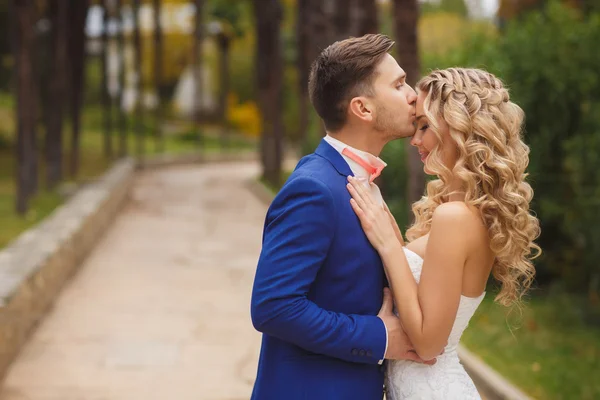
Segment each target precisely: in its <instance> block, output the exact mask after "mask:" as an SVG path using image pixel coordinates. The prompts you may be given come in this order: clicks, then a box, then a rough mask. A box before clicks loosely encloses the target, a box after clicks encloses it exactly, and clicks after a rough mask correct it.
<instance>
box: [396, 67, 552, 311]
mask: <svg viewBox="0 0 600 400" xmlns="http://www.w3.org/2000/svg"><path fill="white" fill-rule="evenodd" d="M417 89H418V90H419V91H420V92H423V93H425V94H426V97H425V100H424V104H423V108H424V113H425V115H426V117H427V119H428V124H429V126H430V129H431V130H432V131H433V132H434V134H435V135H436V136H437V138H438V143H440V144H439V145H438V146H436V148H435V149H434V150H433V151H432V152H431V153H430V154H429V156H428V158H427V161H426V162H427V167H428V169H429V170H430V171H431V172H433V173H434V174H435V175H437V176H438V179H436V180H433V181H431V182H429V183H428V184H427V194H426V196H424V197H423V198H421V200H419V201H417V202H416V203H414V204H413V207H412V209H413V212H414V214H415V223H414V224H413V225H412V226H411V227H410V229H408V231H407V233H406V236H407V238H408V240H411V241H412V240H415V239H416V238H418V237H421V236H423V235H425V234H427V233H428V232H429V230H430V228H431V218H432V215H433V212H434V210H435V209H436V207H437V206H438V205H440V204H441V203H443V202H445V201H447V199H448V196H449V194H450V188H449V183H450V182H451V181H453V180H455V179H458V180H459V181H460V183H461V184H462V187H463V189H464V191H465V193H466V196H465V202H466V203H467V204H468V205H472V206H474V207H476V208H477V209H478V210H479V212H480V213H481V217H482V219H483V222H484V224H485V225H486V226H487V228H488V230H489V238H490V246H491V250H492V251H493V253H494V254H495V256H496V258H495V261H494V266H493V268H492V274H493V276H494V277H495V278H496V279H497V280H498V281H500V283H501V286H502V288H501V291H500V293H499V294H498V296H497V297H496V299H495V300H496V301H497V302H499V303H500V304H503V305H506V306H508V305H510V304H512V303H514V302H518V301H519V300H520V299H521V296H522V295H523V294H524V293H525V292H526V291H527V289H529V287H530V286H531V284H532V282H533V279H534V276H535V268H534V266H533V264H532V262H531V260H532V259H533V258H535V257H537V256H539V254H540V253H541V249H540V248H539V246H538V245H536V244H535V243H534V240H535V239H536V238H537V237H538V236H539V233H540V228H539V221H538V219H537V218H536V217H535V216H533V215H532V214H531V213H530V211H529V203H530V201H531V199H532V197H533V190H532V189H531V186H530V185H529V184H528V183H527V182H525V178H526V177H527V174H526V173H525V169H526V168H527V165H528V164H529V147H528V146H527V145H526V144H525V143H524V142H523V140H522V137H521V131H522V129H521V128H522V124H523V119H524V113H523V110H522V109H521V108H520V107H519V106H518V105H516V104H515V103H513V102H511V101H510V97H509V93H508V90H507V89H506V88H505V87H504V86H503V84H502V82H501V81H500V80H499V79H498V78H496V77H495V76H494V75H492V74H490V73H488V72H486V71H482V70H478V69H467V68H449V69H445V70H436V71H433V72H431V73H430V74H429V75H428V76H426V77H424V78H423V79H421V80H420V81H419V82H418V83H417ZM441 118H443V120H444V121H445V122H446V123H447V125H448V127H449V134H450V137H451V138H452V142H453V144H454V145H456V147H457V149H458V160H457V162H456V164H455V165H454V167H453V168H452V169H449V168H447V167H446V166H444V164H443V163H442V158H441V154H442V153H441V147H442V144H441V143H442V136H441V134H440V127H439V124H438V121H440V119H441ZM446 142H448V141H446Z"/></svg>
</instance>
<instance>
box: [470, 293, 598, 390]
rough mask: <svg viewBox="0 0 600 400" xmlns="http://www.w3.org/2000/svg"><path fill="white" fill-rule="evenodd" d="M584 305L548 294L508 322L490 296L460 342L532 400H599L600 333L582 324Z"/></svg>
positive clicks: (562, 295) (562, 296)
mask: <svg viewBox="0 0 600 400" xmlns="http://www.w3.org/2000/svg"><path fill="white" fill-rule="evenodd" d="M582 301H583V300H582ZM582 301H579V300H578V299H576V298H575V297H574V296H572V295H566V294H564V293H558V294H557V293H552V294H550V293H545V294H544V295H536V297H533V298H531V300H530V301H529V302H528V303H526V305H525V306H524V307H523V309H522V312H519V311H518V310H514V311H513V312H511V313H509V314H508V317H507V313H506V309H505V308H504V307H502V306H499V305H497V304H494V303H493V296H492V293H488V296H486V299H485V300H484V302H483V303H482V305H481V306H480V307H479V309H478V310H477V313H476V314H475V316H474V317H473V319H472V320H471V323H470V325H469V328H468V329H467V331H466V332H465V334H464V336H463V340H462V342H463V344H464V345H465V346H466V347H467V348H469V349H470V350H472V351H474V352H475V353H476V354H478V355H479V356H480V357H481V358H482V359H483V360H484V361H485V362H486V363H487V364H488V365H490V366H491V367H492V368H494V369H495V370H496V371H498V372H499V373H500V374H501V375H503V376H504V377H506V378H507V379H509V380H510V381H511V382H513V383H514V384H515V385H516V386H518V387H520V388H521V389H522V390H524V391H525V392H527V393H528V394H529V395H531V396H532V397H533V398H536V399H544V400H546V399H578V400H579V399H581V400H586V399H590V400H591V399H599V398H600V379H599V378H600V327H598V326H595V327H594V326H590V325H589V324H586V323H585V322H584V320H583V316H582V315H580V312H578V311H577V310H581V309H582V304H581V302H582Z"/></svg>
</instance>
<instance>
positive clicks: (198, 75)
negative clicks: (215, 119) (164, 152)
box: [191, 0, 204, 147]
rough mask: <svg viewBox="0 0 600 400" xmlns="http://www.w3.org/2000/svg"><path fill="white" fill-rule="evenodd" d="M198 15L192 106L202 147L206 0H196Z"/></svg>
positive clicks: (195, 34)
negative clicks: (203, 26) (201, 112)
mask: <svg viewBox="0 0 600 400" xmlns="http://www.w3.org/2000/svg"><path fill="white" fill-rule="evenodd" d="M195 3H196V17H195V25H196V26H195V29H194V44H193V48H192V63H191V64H192V68H193V70H192V73H193V74H194V105H193V107H192V118H193V120H194V126H195V129H196V137H197V140H198V145H199V146H200V147H202V145H203V137H202V132H201V131H200V128H199V125H200V110H201V107H202V101H201V100H202V98H201V96H202V91H203V87H202V86H203V85H202V70H201V67H202V57H203V52H202V46H203V42H204V40H203V30H202V10H203V7H204V0H196V1H195Z"/></svg>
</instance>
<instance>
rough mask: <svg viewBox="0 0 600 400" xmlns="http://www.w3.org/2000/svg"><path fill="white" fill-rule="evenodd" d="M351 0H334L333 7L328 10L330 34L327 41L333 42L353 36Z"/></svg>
mask: <svg viewBox="0 0 600 400" xmlns="http://www.w3.org/2000/svg"><path fill="white" fill-rule="evenodd" d="M351 3H352V1H350V2H348V0H335V2H334V7H333V9H330V10H328V11H329V13H330V15H331V22H332V28H333V32H332V36H331V38H329V42H330V44H331V43H334V42H337V41H338V40H344V39H347V38H349V37H350V36H353V34H354V32H353V30H352V9H353V7H352V4H351Z"/></svg>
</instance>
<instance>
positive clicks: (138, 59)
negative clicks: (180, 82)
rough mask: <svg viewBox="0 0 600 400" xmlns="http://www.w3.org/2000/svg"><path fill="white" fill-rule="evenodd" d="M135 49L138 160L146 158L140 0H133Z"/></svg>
mask: <svg viewBox="0 0 600 400" xmlns="http://www.w3.org/2000/svg"><path fill="white" fill-rule="evenodd" d="M133 47H134V49H135V75H136V78H137V80H136V83H137V88H136V89H137V90H136V92H137V93H136V94H137V98H136V102H135V116H136V118H135V138H136V153H137V156H138V158H140V159H142V158H143V157H144V131H143V129H144V125H143V120H142V119H143V117H144V109H143V107H144V104H143V102H142V95H143V90H144V82H143V80H144V75H143V74H142V37H141V35H140V0H133Z"/></svg>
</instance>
